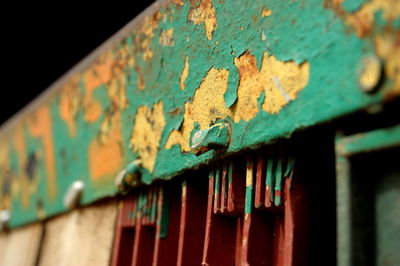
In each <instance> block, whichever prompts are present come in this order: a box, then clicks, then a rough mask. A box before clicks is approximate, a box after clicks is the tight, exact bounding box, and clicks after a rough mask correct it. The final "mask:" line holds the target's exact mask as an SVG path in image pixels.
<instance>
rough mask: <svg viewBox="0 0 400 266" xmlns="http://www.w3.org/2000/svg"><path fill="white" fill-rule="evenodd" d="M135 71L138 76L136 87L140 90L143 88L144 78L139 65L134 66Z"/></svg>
mask: <svg viewBox="0 0 400 266" xmlns="http://www.w3.org/2000/svg"><path fill="white" fill-rule="evenodd" d="M136 73H137V76H138V87H139V89H140V90H142V91H143V90H144V87H145V83H144V78H143V74H142V69H141V68H140V66H139V65H137V66H136Z"/></svg>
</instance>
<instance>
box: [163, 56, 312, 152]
mask: <svg viewBox="0 0 400 266" xmlns="http://www.w3.org/2000/svg"><path fill="white" fill-rule="evenodd" d="M235 65H236V67H237V68H238V70H239V87H238V90H237V94H238V98H237V101H236V103H235V104H234V105H233V106H232V107H231V108H227V107H226V105H225V100H224V94H225V92H226V90H227V86H228V75H229V71H228V70H226V69H216V68H211V69H210V70H209V71H208V72H207V75H206V76H205V77H204V79H203V81H202V82H201V84H200V86H199V88H198V89H197V90H196V92H195V94H194V96H193V101H192V102H186V103H185V113H184V119H183V123H182V125H181V128H180V129H179V130H173V131H172V132H171V133H170V135H169V137H168V140H167V143H166V145H165V148H166V149H170V148H171V147H172V146H173V145H175V144H179V145H180V147H181V151H182V152H189V151H190V146H189V139H190V132H191V131H192V130H193V128H194V125H195V122H197V123H199V125H200V129H205V128H207V127H209V126H210V125H211V124H212V123H214V122H215V121H217V120H218V119H223V118H226V117H229V118H232V119H233V120H234V121H235V122H239V121H240V120H245V121H249V120H250V119H252V118H254V117H255V116H256V114H257V113H258V112H259V109H258V98H259V97H260V95H261V93H262V91H264V92H265V99H264V102H263V104H262V108H263V110H264V111H266V112H268V113H270V114H274V113H277V112H279V111H280V110H281V109H282V108H283V106H285V105H286V104H288V103H289V101H291V100H294V99H295V98H296V97H297V94H298V92H299V91H300V90H302V89H303V88H304V87H305V86H306V84H307V82H308V78H309V64H308V63H303V64H299V65H298V64H296V63H294V62H292V61H288V62H282V61H279V60H277V59H276V58H275V57H274V56H272V55H271V56H269V55H268V54H267V53H264V57H263V61H262V67H261V70H260V71H258V68H257V62H256V59H255V57H254V56H253V55H251V54H249V53H245V54H243V55H242V56H240V57H239V58H235Z"/></svg>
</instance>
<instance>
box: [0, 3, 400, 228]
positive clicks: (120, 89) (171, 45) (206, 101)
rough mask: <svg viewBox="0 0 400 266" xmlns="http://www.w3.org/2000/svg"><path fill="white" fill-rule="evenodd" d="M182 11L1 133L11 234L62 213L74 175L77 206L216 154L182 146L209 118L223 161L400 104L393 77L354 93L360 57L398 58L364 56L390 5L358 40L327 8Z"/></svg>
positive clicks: (236, 6)
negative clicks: (221, 127)
mask: <svg viewBox="0 0 400 266" xmlns="http://www.w3.org/2000/svg"><path fill="white" fill-rule="evenodd" d="M178 2H179V1H178ZM375 2H380V1H375ZM382 2H383V1H382ZM182 3H183V4H182V5H181V4H179V3H178V4H174V3H169V2H166V3H156V4H155V5H154V7H153V8H151V9H150V10H149V11H148V13H147V14H146V15H144V16H142V17H140V18H138V20H137V22H135V23H133V24H131V25H130V26H128V28H127V30H125V31H124V33H123V34H121V35H120V37H118V38H117V39H114V40H113V41H111V43H110V45H108V46H106V47H105V48H104V49H103V51H102V52H101V53H100V54H97V55H96V56H94V57H93V58H92V59H90V60H89V62H88V63H84V64H83V65H82V66H81V67H78V68H77V69H76V70H75V71H73V74H71V75H70V76H68V77H67V78H65V79H64V80H63V81H61V82H60V83H58V84H57V85H56V86H54V87H53V88H52V89H51V92H50V93H49V94H47V95H45V96H43V98H42V100H41V101H40V102H38V103H37V104H36V105H35V106H33V107H31V109H29V110H26V111H25V112H24V113H21V114H20V115H19V116H18V117H17V118H15V119H14V120H13V121H10V122H9V123H8V124H6V125H4V126H3V128H2V130H1V132H0V183H1V188H2V189H1V192H0V193H1V194H0V198H1V208H7V209H10V211H11V226H18V225H22V224H24V223H27V222H31V221H34V220H37V219H39V218H43V217H49V216H52V215H55V214H57V213H60V212H63V211H65V208H64V206H63V204H62V199H63V196H64V193H65V191H66V190H67V189H68V186H69V185H70V184H72V183H73V181H74V180H77V179H81V180H83V181H84V182H85V191H84V194H83V198H82V204H87V203H90V202H93V201H95V200H97V199H99V198H102V197H105V196H110V195H114V194H115V193H116V192H117V189H116V186H115V185H114V178H115V176H116V175H117V173H118V172H119V171H120V170H121V169H124V168H125V167H126V166H127V165H128V164H129V163H130V162H132V161H133V160H135V159H137V158H139V157H140V158H141V159H142V160H143V162H144V166H143V168H142V169H141V174H142V181H143V182H144V183H151V182H152V181H153V180H155V179H167V178H171V177H173V176H175V175H177V174H179V173H181V172H183V171H185V170H187V169H190V168H194V167H197V166H200V165H204V164H208V163H209V162H210V161H212V160H214V159H216V158H219V157H220V156H221V153H218V152H215V151H213V150H211V151H208V152H205V153H203V154H202V155H199V156H196V155H195V154H193V153H191V152H190V151H188V150H187V146H189V141H190V139H189V137H188V136H192V135H193V132H195V131H196V130H198V129H199V128H200V129H204V128H206V127H208V126H210V125H212V124H213V123H214V122H216V121H218V120H219V119H230V120H232V132H231V138H230V140H231V141H230V144H229V146H228V147H227V149H226V150H224V155H229V154H233V153H237V152H239V151H241V150H243V149H245V148H246V149H247V148H256V147H258V146H260V145H261V144H266V143H271V142H273V141H275V139H277V138H282V137H290V135H291V134H292V133H293V132H295V131H296V130H299V129H303V128H306V127H310V126H314V125H316V124H318V123H322V122H325V121H328V120H330V119H333V118H336V117H339V116H342V115H346V114H349V113H351V112H354V111H356V110H359V109H360V108H363V107H365V106H367V105H369V104H372V103H376V102H380V101H383V100H384V99H385V98H386V96H388V95H390V96H393V95H394V96H397V95H398V94H399V89H398V84H399V83H398V82H399V81H398V74H396V72H393V71H386V73H388V75H387V77H386V78H385V82H384V83H383V84H382V85H381V86H382V88H381V89H380V90H379V92H378V93H376V94H365V93H363V92H362V91H361V90H360V88H359V84H358V79H359V65H360V62H361V61H362V57H363V56H364V55H368V54H377V53H378V56H380V57H381V59H382V60H383V61H388V62H389V61H390V60H392V61H390V62H391V64H387V65H388V67H390V66H396V64H398V63H396V61H393V60H394V59H392V58H395V56H390V53H393V54H395V55H396V54H397V52H398V48H393V49H394V50H390V51H389V50H388V51H387V53H382V51H380V50H379V49H378V48H379V47H375V46H374V45H375V42H374V39H375V38H379V37H385V38H387V42H386V44H387V45H386V46H385V47H390V45H391V44H392V43H394V41H393V40H394V36H396V34H398V29H396V28H395V27H394V28H391V31H387V32H385V36H381V35H380V32H381V29H382V23H383V25H384V26H388V27H389V28H390V26H392V24H393V25H394V26H395V25H396V23H397V22H396V21H398V18H399V17H400V14H397V13H395V12H394V11H393V10H396V9H393V10H392V11H391V10H387V8H386V7H385V6H384V5H382V6H381V7H379V8H378V9H371V11H370V12H372V15H374V14H376V13H378V12H379V11H381V12H383V15H382V17H381V19H382V21H379V23H376V21H375V19H372V21H370V22H369V23H371V25H370V26H371V27H370V29H371V30H370V31H369V32H367V33H365V32H363V34H361V35H360V34H358V33H357V30H356V28H357V25H352V24H346V23H345V20H346V18H345V17H344V15H343V12H339V11H340V10H339V9H340V7H336V6H335V5H334V4H333V3H330V2H329V1H319V0H303V1H289V2H287V1H272V0H265V1H261V0H256V1H254V0H251V1H250V0H241V1H239V0H225V1H207V0H203V1H202V4H201V5H199V3H198V2H196V1H191V2H189V1H188V2H182ZM327 3H328V4H327ZM364 7H368V3H365V4H363V5H362V7H361V8H364ZM385 8H386V9H385ZM238 14H240V15H238ZM345 15H346V16H350V14H345ZM393 16H394V17H395V19H392V17H393ZM372 18H374V16H372ZM396 19H397V20H396ZM378 24H379V25H378ZM365 36H368V38H365ZM396 49H397V50H396ZM388 54H389V55H388ZM186 61H187V64H186ZM290 73H294V74H293V75H294V77H291V76H288V75H289V74H290ZM393 73H394V74H393ZM253 76H254V78H251V77H253ZM249 77H250V78H249ZM293 80H294V81H293ZM303 85H304V86H303ZM207 97H209V98H207ZM247 100H249V102H247ZM144 132H145V133H144ZM173 132H176V135H177V136H178V137H177V139H175V140H174V139H173V138H172V135H173V134H174V133H173ZM189 133H190V134H189ZM29 158H31V159H29ZM32 158H36V160H33V159H32ZM28 165H30V167H27V166H28ZM27 169H30V170H29V171H28V170H27ZM37 202H42V203H43V207H44V215H43V214H42V215H38V210H36V205H37V204H38V203H37Z"/></svg>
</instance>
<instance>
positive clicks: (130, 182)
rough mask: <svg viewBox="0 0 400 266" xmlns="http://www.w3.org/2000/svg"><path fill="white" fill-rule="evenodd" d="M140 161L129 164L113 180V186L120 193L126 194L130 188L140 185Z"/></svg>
mask: <svg viewBox="0 0 400 266" xmlns="http://www.w3.org/2000/svg"><path fill="white" fill-rule="evenodd" d="M141 167H142V161H141V160H135V161H133V162H131V163H129V164H128V165H127V166H126V167H125V169H123V170H121V171H120V172H119V173H118V175H117V177H116V178H115V185H116V186H117V187H118V190H119V191H120V192H121V193H124V194H125V193H127V192H128V191H129V190H130V189H131V188H132V187H134V186H137V185H139V184H140V182H141V179H140V169H141Z"/></svg>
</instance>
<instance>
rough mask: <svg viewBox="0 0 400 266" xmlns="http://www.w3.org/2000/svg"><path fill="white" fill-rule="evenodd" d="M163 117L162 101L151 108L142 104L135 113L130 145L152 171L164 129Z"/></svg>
mask: <svg viewBox="0 0 400 266" xmlns="http://www.w3.org/2000/svg"><path fill="white" fill-rule="evenodd" d="M164 126H165V118H164V113H163V102H162V101H159V102H158V103H156V104H154V105H153V107H152V108H149V107H147V106H146V105H142V106H140V107H139V108H138V110H137V113H136V115H135V125H134V127H133V131H132V137H131V145H132V150H133V152H135V153H136V152H138V153H139V156H140V158H141V159H142V161H143V167H144V168H146V169H147V170H149V171H150V172H152V171H153V169H154V165H155V162H156V158H157V153H158V148H159V146H160V140H161V134H162V132H163V130H164Z"/></svg>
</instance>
